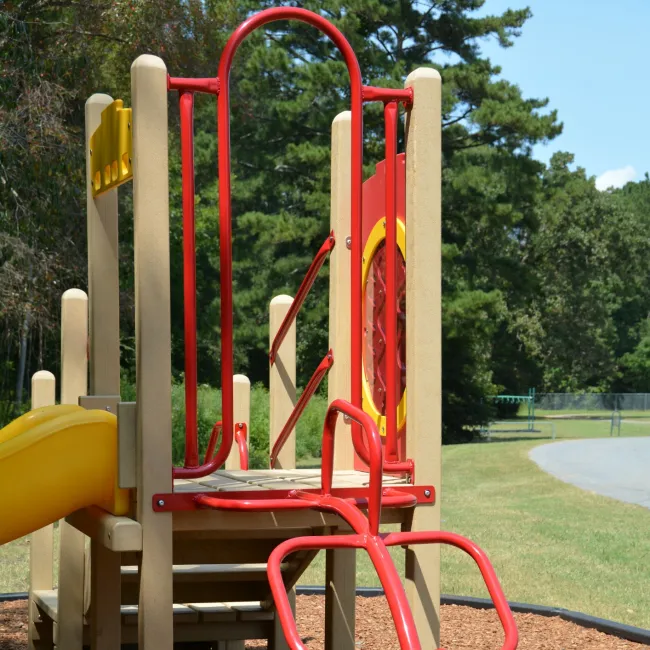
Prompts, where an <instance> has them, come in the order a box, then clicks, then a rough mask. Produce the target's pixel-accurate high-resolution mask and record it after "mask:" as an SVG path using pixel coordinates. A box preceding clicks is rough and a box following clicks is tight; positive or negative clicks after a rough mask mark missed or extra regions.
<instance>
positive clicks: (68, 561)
mask: <svg viewBox="0 0 650 650" xmlns="http://www.w3.org/2000/svg"><path fill="white" fill-rule="evenodd" d="M87 341H88V296H87V295H86V293H85V292H84V291H81V289H68V291H66V292H65V293H64V294H63V296H62V298H61V404H78V402H79V397H80V396H84V395H86V392H87V388H88V359H87V356H86V354H87ZM59 532H60V536H61V537H60V539H61V542H60V544H61V546H60V551H59V614H58V619H59V620H58V625H59V641H58V645H59V646H60V647H61V648H66V649H67V648H69V649H70V650H81V648H82V645H83V623H84V620H83V619H84V569H85V542H86V538H85V536H84V535H83V533H80V532H79V531H78V530H77V529H76V528H74V527H73V526H71V525H70V524H68V523H67V522H66V521H65V520H64V519H62V520H61V521H60V522H59Z"/></svg>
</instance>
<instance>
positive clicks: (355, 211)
mask: <svg viewBox="0 0 650 650" xmlns="http://www.w3.org/2000/svg"><path fill="white" fill-rule="evenodd" d="M278 20H297V21H299V22H303V23H306V24H308V25H311V26H312V27H316V28H317V29H319V30H320V31H321V32H323V33H324V34H325V35H326V36H328V37H329V38H330V40H331V41H332V42H333V43H334V44H335V45H336V46H337V47H338V49H339V51H340V52H341V54H342V55H343V58H344V60H345V63H346V65H347V68H348V72H349V74H350V96H351V101H350V104H351V106H350V109H351V111H352V170H351V186H352V187H351V212H352V215H351V216H352V228H351V233H350V234H351V238H352V249H351V254H352V255H351V265H352V270H351V276H352V277H351V281H352V287H351V303H352V304H351V307H352V319H351V332H352V345H351V347H352V359H351V379H352V395H351V397H352V404H354V405H355V406H357V407H360V406H361V345H362V335H361V183H362V165H363V151H362V141H363V115H362V104H363V85H362V81H361V70H360V68H359V62H358V60H357V57H356V55H355V53H354V50H353V49H352V46H351V45H350V44H349V43H348V41H347V40H346V38H345V36H343V34H342V33H341V32H340V31H339V30H338V29H337V28H336V27H335V26H334V25H332V23H330V22H329V21H328V20H326V19H325V18H323V17H321V16H319V15H318V14H315V13H313V12H311V11H307V10H306V9H299V8H296V7H277V8H272V9H266V10H264V11H262V12H260V13H258V14H255V15H254V16H251V17H250V18H249V19H248V20H246V21H245V22H243V23H242V24H241V25H240V26H239V27H238V28H237V29H236V30H235V31H234V32H233V34H232V36H231V37H230V39H229V40H228V43H227V44H226V47H225V48H224V50H223V53H222V55H221V60H220V61H219V72H218V78H219V82H220V89H219V97H218V114H217V118H218V119H217V121H218V124H217V126H218V136H219V214H220V228H219V242H220V250H219V257H220V271H221V390H222V396H223V397H222V421H223V432H224V434H226V435H227V434H228V432H232V430H233V387H232V377H233V317H232V250H231V249H232V241H231V235H232V210H231V186H230V173H231V168H230V69H231V67H232V62H233V58H234V56H235V53H236V52H237V49H238V48H239V46H240V45H241V43H242V42H243V40H244V39H245V38H246V37H247V36H248V35H249V34H250V33H251V32H253V31H254V30H256V29H257V28H258V27H262V26H263V25H267V24H268V23H271V22H275V21H278ZM224 443H226V446H227V447H228V449H229V447H230V444H232V440H230V444H227V441H226V440H224ZM222 446H224V445H222ZM227 453H228V452H226V454H227Z"/></svg>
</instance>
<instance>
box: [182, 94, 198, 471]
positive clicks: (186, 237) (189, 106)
mask: <svg viewBox="0 0 650 650" xmlns="http://www.w3.org/2000/svg"><path fill="white" fill-rule="evenodd" d="M178 101H179V108H180V117H181V167H182V179H183V180H182V194H183V301H184V305H183V311H184V327H185V467H198V464H199V436H198V421H197V413H198V409H197V382H198V379H197V358H196V249H195V243H194V239H195V238H194V94H193V93H192V92H188V91H185V90H183V91H181V92H180V93H179V97H178Z"/></svg>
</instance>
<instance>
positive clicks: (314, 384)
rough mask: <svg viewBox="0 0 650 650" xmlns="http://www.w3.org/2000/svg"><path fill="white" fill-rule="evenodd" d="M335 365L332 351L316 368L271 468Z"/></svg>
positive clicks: (282, 435)
mask: <svg viewBox="0 0 650 650" xmlns="http://www.w3.org/2000/svg"><path fill="white" fill-rule="evenodd" d="M287 316H288V314H287ZM333 363H334V355H333V354H332V351H331V350H330V351H329V352H328V353H327V354H326V355H325V357H324V358H323V360H322V361H321V362H320V363H319V364H318V368H316V371H315V372H314V374H313V375H312V376H311V379H310V380H309V382H308V383H307V386H305V390H303V391H302V395H301V396H300V399H299V400H298V403H297V404H296V405H295V406H294V407H293V411H291V415H290V416H289V419H288V420H287V422H286V424H285V425H284V427H283V428H282V431H280V435H279V436H278V439H277V440H276V441H275V444H274V445H273V449H272V450H271V468H274V467H275V463H276V462H277V460H278V454H279V453H280V451H281V450H282V447H284V444H285V442H286V441H287V440H288V438H289V436H290V435H291V432H292V431H293V428H294V427H295V426H296V422H298V420H299V419H300V416H301V415H302V413H303V411H304V410H305V408H307V404H308V403H309V400H310V399H311V397H312V395H313V394H314V393H315V392H316V390H317V389H318V386H319V385H320V383H321V381H323V377H324V376H325V375H326V374H327V372H328V370H329V369H330V368H331V367H332V364H333Z"/></svg>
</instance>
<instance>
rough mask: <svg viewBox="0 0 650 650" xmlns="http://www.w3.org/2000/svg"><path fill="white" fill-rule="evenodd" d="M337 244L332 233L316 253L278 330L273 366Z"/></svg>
mask: <svg viewBox="0 0 650 650" xmlns="http://www.w3.org/2000/svg"><path fill="white" fill-rule="evenodd" d="M335 243H336V242H335V239H334V232H330V234H329V235H328V237H327V239H326V240H325V242H324V243H323V245H322V246H321V247H320V250H319V251H318V253H316V257H314V259H313V261H312V263H311V264H310V265H309V269H308V270H307V274H306V275H305V277H304V279H303V281H302V282H301V283H300V287H299V288H298V291H297V292H296V297H295V298H294V299H293V302H292V303H291V307H289V311H288V312H287V314H286V316H285V317H284V319H283V321H282V324H281V325H280V328H279V329H278V331H277V333H276V335H275V338H274V339H273V344H272V345H271V351H270V352H269V359H270V360H271V364H274V363H275V358H276V357H277V355H278V350H279V349H280V346H281V345H282V341H284V337H285V336H286V335H287V332H288V331H289V328H290V327H291V325H292V323H293V321H294V320H295V319H296V316H297V315H298V312H299V311H300V308H301V307H302V304H303V303H304V302H305V298H306V297H307V294H308V293H309V290H310V289H311V288H312V286H313V284H314V281H315V280H316V276H317V275H318V272H319V271H320V269H321V266H323V262H324V261H325V258H326V257H327V255H328V254H329V252H330V251H331V250H332V249H333V248H334V245H335Z"/></svg>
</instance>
